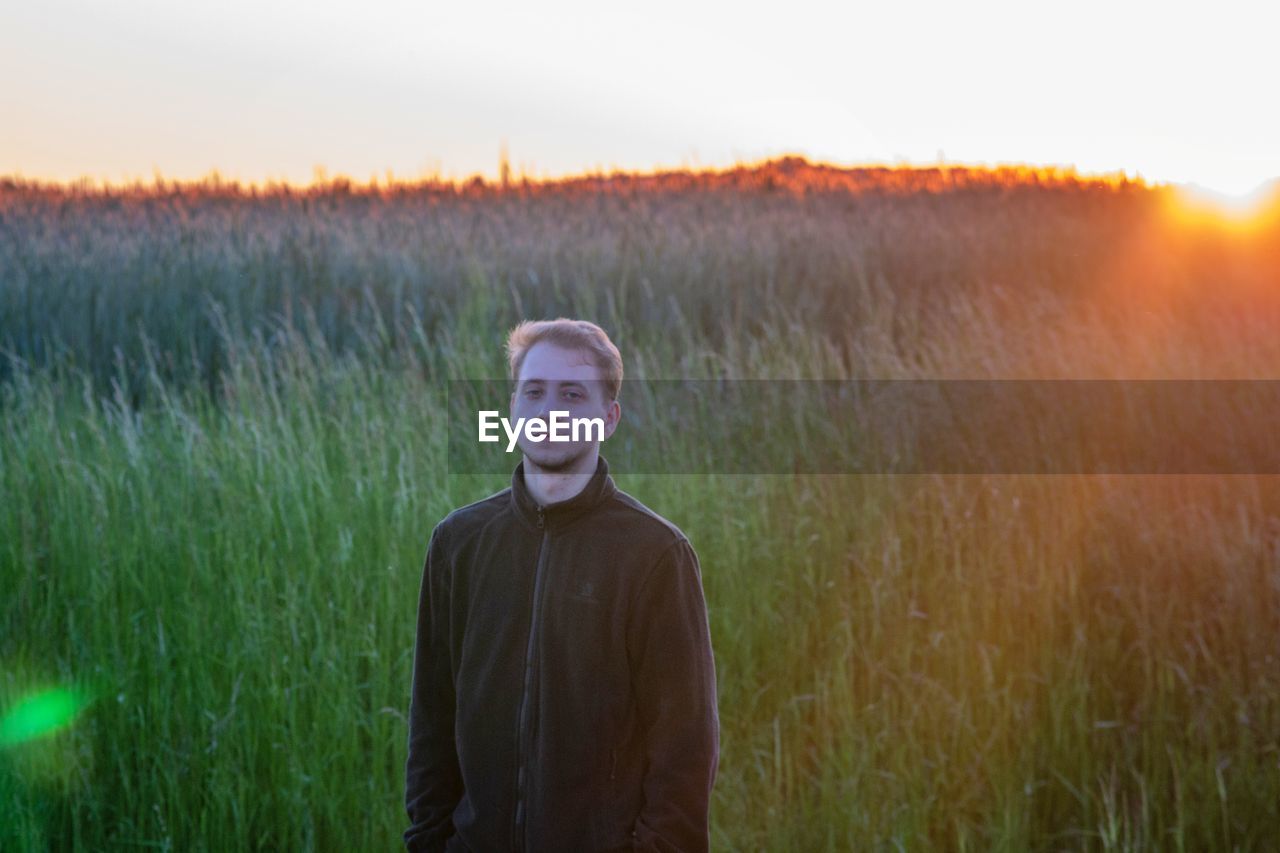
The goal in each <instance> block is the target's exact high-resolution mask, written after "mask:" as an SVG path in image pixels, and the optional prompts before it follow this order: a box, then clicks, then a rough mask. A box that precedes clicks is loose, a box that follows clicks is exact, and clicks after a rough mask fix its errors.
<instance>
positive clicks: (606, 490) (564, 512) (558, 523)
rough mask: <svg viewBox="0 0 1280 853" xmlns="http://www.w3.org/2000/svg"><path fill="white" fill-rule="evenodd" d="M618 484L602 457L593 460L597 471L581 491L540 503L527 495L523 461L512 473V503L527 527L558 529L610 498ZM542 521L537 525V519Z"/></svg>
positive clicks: (616, 489) (527, 489)
mask: <svg viewBox="0 0 1280 853" xmlns="http://www.w3.org/2000/svg"><path fill="white" fill-rule="evenodd" d="M617 491H618V487H617V486H616V485H615V484H614V482H613V477H611V476H610V475H609V463H608V462H606V461H605V459H604V456H600V457H598V459H597V461H596V472H595V474H593V475H592V477H591V479H590V480H588V481H587V485H586V486H585V487H583V489H582V491H580V492H578V493H577V494H576V495H574V496H573V497H571V498H569V499H568V500H565V501H559V502H557V503H553V504H550V505H548V506H539V505H538V502H537V501H536V500H535V499H534V497H533V495H531V494H529V486H528V485H527V484H526V483H525V481H524V460H521V461H520V464H519V465H517V466H516V470H515V472H514V473H512V475H511V506H512V509H514V510H515V512H516V514H517V515H518V516H520V517H521V518H522V519H524V520H525V522H527V523H528V524H529V526H530V527H535V528H538V529H547V530H557V529H559V528H562V527H564V526H565V525H567V524H569V523H570V522H572V521H575V520H577V519H578V518H580V517H582V516H583V515H586V514H587V513H588V512H590V511H591V510H593V509H595V508H596V507H597V506H599V505H600V504H602V503H604V502H605V501H607V500H608V499H609V498H611V497H613V495H614V493H615V492H617ZM540 520H541V521H542V523H541V524H539V521H540Z"/></svg>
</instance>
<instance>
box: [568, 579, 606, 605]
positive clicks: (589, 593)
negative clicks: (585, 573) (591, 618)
mask: <svg viewBox="0 0 1280 853" xmlns="http://www.w3.org/2000/svg"><path fill="white" fill-rule="evenodd" d="M569 595H570V597H571V598H576V599H578V600H579V601H589V602H591V603H592V604H599V603H600V599H599V598H598V597H597V596H596V588H595V584H593V583H591V581H584V582H583V583H580V584H578V585H577V587H576V588H574V590H573V592H571V593H570V594H569Z"/></svg>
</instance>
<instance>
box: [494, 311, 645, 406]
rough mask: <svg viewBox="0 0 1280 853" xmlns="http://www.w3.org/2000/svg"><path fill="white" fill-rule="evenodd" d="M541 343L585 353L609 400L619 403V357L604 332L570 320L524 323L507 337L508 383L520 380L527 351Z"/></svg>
mask: <svg viewBox="0 0 1280 853" xmlns="http://www.w3.org/2000/svg"><path fill="white" fill-rule="evenodd" d="M540 341H548V342H550V343H553V344H555V345H556V346H560V347H564V348H565V349H572V350H581V351H583V352H586V353H587V354H588V355H589V357H590V360H591V362H592V364H594V365H595V366H596V367H598V368H600V369H601V370H602V371H603V372H604V388H605V393H606V394H607V395H608V398H609V399H610V400H616V399H618V390H619V389H620V388H621V387H622V354H621V353H619V352H618V348H617V347H616V346H614V345H613V341H611V340H609V336H608V335H607V334H605V331H604V329H602V328H600V327H599V326H597V325H596V324H595V323H591V322H588V321H586V320H570V319H569V318H568V317H557V318H556V319H554V320H525V321H523V322H522V323H520V325H518V326H516V327H515V328H514V329H512V330H511V332H510V334H508V335H507V363H508V364H509V365H510V367H511V381H512V382H516V381H518V380H519V379H520V365H522V364H524V357H525V354H526V353H528V352H529V348H530V347H532V346H533V345H534V344H536V343H539V342H540Z"/></svg>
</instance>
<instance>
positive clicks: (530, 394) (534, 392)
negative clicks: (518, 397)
mask: <svg viewBox="0 0 1280 853" xmlns="http://www.w3.org/2000/svg"><path fill="white" fill-rule="evenodd" d="M541 393H542V389H541V388H530V389H528V390H527V391H525V392H524V395H525V396H526V397H537V396H538V395H539V394H541Z"/></svg>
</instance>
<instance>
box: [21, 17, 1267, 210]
mask: <svg viewBox="0 0 1280 853" xmlns="http://www.w3.org/2000/svg"><path fill="white" fill-rule="evenodd" d="M0 2H3V3H4V5H5V9H4V13H3V15H2V16H0V20H3V22H4V23H3V26H0V175H22V176H25V177H34V178H54V179H60V180H67V179H73V178H78V177H82V176H88V177H92V178H97V179H105V180H110V181H113V182H119V181H128V180H132V179H137V178H141V179H144V180H148V181H149V180H150V179H151V178H152V177H153V176H154V175H156V174H161V175H163V176H165V177H166V178H196V177H200V176H203V175H206V174H208V173H210V172H211V171H213V170H217V171H218V172H219V173H220V174H221V175H222V176H224V177H227V178H237V179H240V180H244V181H265V180H272V179H275V180H280V179H285V180H290V181H293V182H298V183H306V182H309V181H311V180H312V179H313V178H315V177H316V176H317V175H318V174H319V173H318V171H317V170H318V169H320V168H322V169H324V170H325V174H328V175H330V176H333V175H338V174H342V175H348V176H350V177H352V178H354V179H356V180H361V181H363V180H368V179H370V178H372V177H375V176H376V177H377V178H378V179H379V180H382V179H385V178H386V177H387V176H388V174H390V175H394V176H395V177H399V178H415V177H421V176H424V175H429V174H435V175H438V176H441V177H446V178H465V177H467V176H470V175H472V174H482V175H485V176H487V177H494V176H496V174H497V172H498V164H499V158H500V153H501V151H502V150H503V147H504V146H505V149H506V151H507V152H508V156H509V161H510V163H511V167H512V171H513V173H514V174H516V175H519V174H522V173H523V174H527V175H529V176H531V177H553V176H557V175H564V174H572V173H580V172H584V171H594V170H598V169H604V170H612V169H615V168H617V169H626V170H639V171H648V170H652V169H659V168H669V167H681V166H685V167H721V166H728V165H731V164H733V163H735V162H743V161H747V162H751V161H757V160H760V159H763V158H767V157H772V156H778V155H781V154H786V153H795V154H802V155H804V156H807V157H810V158H811V159H815V160H824V161H827V162H832V163H836V164H840V165H856V164H861V163H889V164H893V163H901V164H932V163H937V162H940V161H942V162H949V163H961V164H971V165H972V164H992V165H994V164H1007V163H1025V164H1037V165H1061V166H1074V167H1076V168H1077V169H1079V170H1081V171H1083V172H1089V173H1093V172H1117V171H1123V172H1124V173H1126V174H1128V175H1130V176H1141V177H1143V178H1146V179H1148V180H1154V181H1169V182H1193V183H1197V184H1200V185H1202V186H1205V187H1208V188H1211V189H1215V190H1220V191H1224V192H1234V193H1244V192H1247V191H1249V190H1251V189H1253V188H1254V187H1256V186H1257V185H1258V184H1259V183H1261V182H1263V181H1265V180H1267V179H1270V178H1273V177H1276V176H1280V110H1277V109H1276V108H1275V107H1274V102H1275V99H1276V95H1275V91H1274V88H1275V84H1276V82H1277V81H1280V51H1276V50H1274V49H1273V48H1272V46H1271V45H1270V44H1269V42H1270V40H1271V38H1272V34H1273V33H1274V32H1275V31H1276V30H1275V27H1274V22H1273V21H1272V15H1270V14H1268V13H1267V11H1266V6H1267V5H1268V4H1264V3H1261V2H1249V3H1244V2H1237V0H1225V2H1219V3H1217V4H1207V3H1204V2H1198V3H1194V4H1192V3H1180V2H1171V1H1169V0H1167V2H1160V3H1156V2H1133V3H1126V2H1119V1H1118V0H1109V1H1108V2H1096V0H1078V2H1073V3H1055V4H1047V3H1036V2H1030V1H1029V0H1020V2H992V0H977V2H967V3H956V2H945V3H943V2H931V3H921V2H910V0H905V2H879V3H845V4H837V3H832V2H830V0H828V2H823V3H816V2H807V0H798V1H797V2H788V3H777V2H775V3H762V4H757V5H750V4H748V3H746V2H743V0H736V2H719V0H716V2H703V3H699V4H691V3H689V2H688V0H685V2H679V3H677V2H668V1H667V0H654V2H649V3H647V4H621V3H604V2H600V1H599V0H594V2H566V1H565V0H556V2H531V1H530V0H526V2H523V3H518V4H516V3H509V4H495V3H491V2H452V3H438V2H434V0H425V2H424V0H417V2H407V1H406V2H402V0H366V2H362V3H359V4H356V3H341V4H339V3H332V2H327V0H306V2H302V0H298V1H297V2H294V0H289V2H264V0H253V2H248V0H220V2H217V3H193V2H176V3H175V2H172V0H169V2H157V1H156V0H96V2H87V0H42V2H40V3H27V4H25V5H22V6H19V5H17V4H16V3H14V2H13V0H0ZM1269 104H1270V105H1271V106H1268V105H1269Z"/></svg>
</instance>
